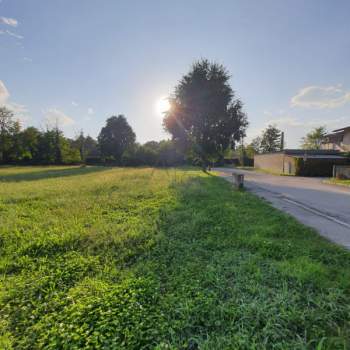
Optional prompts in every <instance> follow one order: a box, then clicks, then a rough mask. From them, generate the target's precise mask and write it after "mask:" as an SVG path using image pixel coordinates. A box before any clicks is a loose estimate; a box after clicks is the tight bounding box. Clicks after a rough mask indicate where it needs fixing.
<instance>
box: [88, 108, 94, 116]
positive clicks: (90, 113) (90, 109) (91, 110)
mask: <svg viewBox="0 0 350 350" xmlns="http://www.w3.org/2000/svg"><path fill="white" fill-rule="evenodd" d="M87 113H88V114H89V115H92V114H94V113H95V112H94V110H93V108H91V107H89V108H88V110H87Z"/></svg>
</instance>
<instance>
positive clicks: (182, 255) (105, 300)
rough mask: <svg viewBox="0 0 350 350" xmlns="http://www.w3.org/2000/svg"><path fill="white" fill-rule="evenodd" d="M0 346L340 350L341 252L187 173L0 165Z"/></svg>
mask: <svg viewBox="0 0 350 350" xmlns="http://www.w3.org/2000/svg"><path fill="white" fill-rule="evenodd" d="M0 225H1V226H0V277H1V280H0V284H1V289H0V349H69V350H71V349H158V350H160V349H188V350H194V349H283V350H286V349H318V350H320V349H332V350H333V349H349V348H350V342H349V338H350V253H349V252H347V251H345V250H343V249H342V248H339V247H336V246H335V245H333V244H331V243H329V242H327V241H325V240H323V239H322V238H320V237H319V236H318V235H317V234H316V233H314V232H313V231H312V230H311V229H308V228H306V227H304V226H302V225H300V224H299V223H297V222H296V221H295V220H293V219H292V218H290V217H289V216H287V215H285V214H283V213H281V212H279V211H277V210H275V209H273V208H272V207H270V206H269V205H267V204H266V203H264V202H262V201H261V200H260V199H258V198H256V197H254V196H253V195H251V194H249V193H246V192H244V191H234V190H232V189H231V187H230V184H229V183H226V182H225V181H224V180H222V179H220V178H218V177H215V176H210V175H205V174H203V173H201V172H200V171H197V170H194V169H182V170H180V169H177V170H174V169H163V170H160V169H150V168H144V169H125V168H102V167H101V168H99V167H86V168H72V167H71V168H69V167H66V168H63V167H49V168H45V167H41V168H39V167H38V168H34V167H28V168H13V167H8V168H0Z"/></svg>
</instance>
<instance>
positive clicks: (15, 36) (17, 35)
mask: <svg viewBox="0 0 350 350" xmlns="http://www.w3.org/2000/svg"><path fill="white" fill-rule="evenodd" d="M5 32H6V34H8V35H10V36H13V37H14V38H16V39H19V40H22V39H23V38H24V36H23V35H19V34H16V33H13V32H11V31H9V30H6V31H5Z"/></svg>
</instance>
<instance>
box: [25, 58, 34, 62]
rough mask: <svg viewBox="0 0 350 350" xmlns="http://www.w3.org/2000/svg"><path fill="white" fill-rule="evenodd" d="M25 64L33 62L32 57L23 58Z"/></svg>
mask: <svg viewBox="0 0 350 350" xmlns="http://www.w3.org/2000/svg"><path fill="white" fill-rule="evenodd" d="M23 61H24V62H33V60H32V59H31V58H30V57H23Z"/></svg>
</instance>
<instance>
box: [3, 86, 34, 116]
mask: <svg viewBox="0 0 350 350" xmlns="http://www.w3.org/2000/svg"><path fill="white" fill-rule="evenodd" d="M0 106H5V107H6V108H8V109H9V110H11V111H12V112H13V113H14V114H15V116H16V117H17V118H18V119H20V120H21V121H25V120H27V119H28V110H27V107H26V106H24V105H22V104H19V103H15V102H13V101H10V93H9V91H8V90H7V88H6V86H5V84H4V82H3V81H1V80H0Z"/></svg>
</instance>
